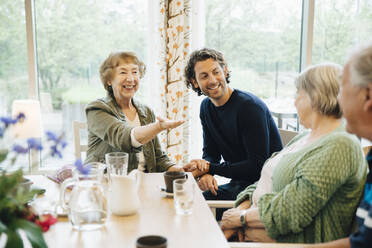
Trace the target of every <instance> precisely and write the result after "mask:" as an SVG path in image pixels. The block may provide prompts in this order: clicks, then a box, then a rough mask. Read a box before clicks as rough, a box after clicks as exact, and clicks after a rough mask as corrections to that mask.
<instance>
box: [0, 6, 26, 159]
mask: <svg viewBox="0 0 372 248" xmlns="http://www.w3.org/2000/svg"><path fill="white" fill-rule="evenodd" d="M28 92H29V87H28V74H27V43H26V25H25V10H24V2H23V1H19V0H17V1H15V0H3V1H2V2H1V4H0V116H10V114H11V110H12V109H11V108H12V102H13V100H14V99H20V98H28ZM1 141H3V140H0V149H1V147H2V146H3V145H4V146H7V145H8V144H6V142H4V143H1ZM17 164H18V165H19V166H26V165H27V164H28V160H27V157H26V156H25V157H22V158H19V159H18V160H17Z"/></svg>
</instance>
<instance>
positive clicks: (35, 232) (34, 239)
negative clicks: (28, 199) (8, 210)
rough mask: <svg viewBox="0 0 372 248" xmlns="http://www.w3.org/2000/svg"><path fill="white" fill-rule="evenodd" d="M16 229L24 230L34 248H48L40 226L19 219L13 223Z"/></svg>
mask: <svg viewBox="0 0 372 248" xmlns="http://www.w3.org/2000/svg"><path fill="white" fill-rule="evenodd" d="M13 225H14V227H16V228H19V229H22V230H23V231H25V233H26V236H27V238H28V240H29V241H30V243H31V245H32V247H34V248H47V247H48V246H47V244H46V243H45V240H44V236H43V232H42V230H41V228H40V227H39V226H37V225H36V224H34V223H32V222H30V221H28V220H25V219H17V220H15V221H14V222H13Z"/></svg>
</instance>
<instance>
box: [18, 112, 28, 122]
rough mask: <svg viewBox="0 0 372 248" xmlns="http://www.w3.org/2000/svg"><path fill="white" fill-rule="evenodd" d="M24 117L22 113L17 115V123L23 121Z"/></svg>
mask: <svg viewBox="0 0 372 248" xmlns="http://www.w3.org/2000/svg"><path fill="white" fill-rule="evenodd" d="M25 117H26V116H25V114H24V113H19V114H18V115H17V118H16V119H17V121H19V120H21V119H24V118H25Z"/></svg>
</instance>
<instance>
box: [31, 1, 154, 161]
mask: <svg viewBox="0 0 372 248" xmlns="http://www.w3.org/2000/svg"><path fill="white" fill-rule="evenodd" d="M35 14H36V40H37V58H38V60H37V62H38V63H37V64H38V76H39V79H38V82H39V95H40V102H41V106H42V111H43V115H42V116H43V123H44V128H45V129H46V130H51V131H55V132H61V131H64V133H65V134H66V138H67V140H68V141H69V146H68V147H67V149H65V153H64V163H66V162H69V161H73V160H74V153H73V145H72V140H73V139H72V130H71V129H72V121H73V120H80V121H86V118H85V112H84V108H85V106H86V104H87V103H89V102H90V101H92V100H94V99H97V98H100V97H104V96H105V95H106V91H105V90H104V88H103V86H102V83H101V80H100V77H99V66H100V65H101V63H102V62H103V60H104V59H105V58H106V57H107V56H108V55H109V53H110V52H115V51H134V52H136V53H137V54H138V55H139V57H140V58H142V59H143V60H144V61H145V63H146V62H147V61H146V45H147V39H146V35H147V32H146V29H147V26H146V25H147V16H148V15H147V1H146V0H136V1H124V0H120V1H117V0H109V1H75V0H65V1H57V0H36V1H35ZM146 64H148V63H146ZM143 88H144V87H140V91H139V93H137V97H139V98H142V99H141V100H144V101H145V102H146V98H144V97H143ZM147 99H148V98H147ZM81 136H82V138H83V140H82V143H86V142H87V136H86V133H82V134H81ZM48 162H49V163H48ZM51 162H52V160H49V161H47V162H46V163H44V164H45V165H48V164H54V163H51ZM57 163H60V162H57ZM54 165H55V164H54Z"/></svg>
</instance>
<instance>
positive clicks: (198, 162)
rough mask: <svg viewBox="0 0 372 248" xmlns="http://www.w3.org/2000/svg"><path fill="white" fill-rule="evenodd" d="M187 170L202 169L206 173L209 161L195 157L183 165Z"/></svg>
mask: <svg viewBox="0 0 372 248" xmlns="http://www.w3.org/2000/svg"><path fill="white" fill-rule="evenodd" d="M183 169H184V170H185V171H193V170H196V169H198V170H200V171H201V172H203V173H204V174H205V173H207V172H208V171H209V162H208V161H207V160H204V159H193V160H191V161H190V163H188V164H187V165H185V166H184V167H183Z"/></svg>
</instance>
